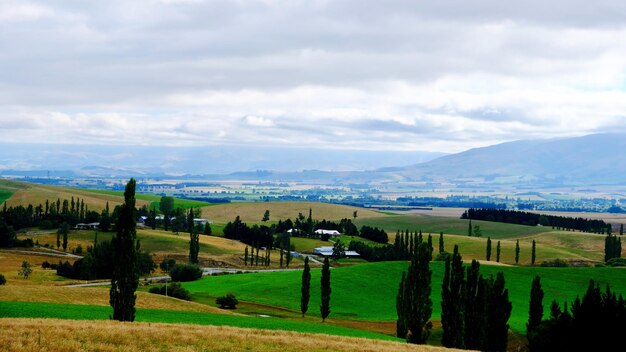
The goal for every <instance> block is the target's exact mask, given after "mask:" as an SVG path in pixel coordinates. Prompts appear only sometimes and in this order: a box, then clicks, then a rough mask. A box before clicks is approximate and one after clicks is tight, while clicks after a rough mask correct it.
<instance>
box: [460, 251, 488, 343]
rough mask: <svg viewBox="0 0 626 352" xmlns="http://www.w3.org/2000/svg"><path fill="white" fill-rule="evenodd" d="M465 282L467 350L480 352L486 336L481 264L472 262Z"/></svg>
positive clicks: (465, 338) (465, 337)
mask: <svg viewBox="0 0 626 352" xmlns="http://www.w3.org/2000/svg"><path fill="white" fill-rule="evenodd" d="M466 272H467V275H466V280H465V290H464V293H465V297H464V300H465V302H464V303H465V336H464V339H463V340H464V342H465V348H468V349H473V350H478V349H480V347H481V344H482V340H483V338H482V336H483V334H484V323H483V321H484V314H483V311H484V310H483V305H482V301H481V297H484V295H483V296H481V295H479V292H478V291H479V290H478V286H479V277H480V264H479V263H478V261H477V260H472V264H471V266H469V267H467V269H466Z"/></svg>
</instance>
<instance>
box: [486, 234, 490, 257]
mask: <svg viewBox="0 0 626 352" xmlns="http://www.w3.org/2000/svg"><path fill="white" fill-rule="evenodd" d="M486 258H487V261H490V260H491V237H487V255H486Z"/></svg>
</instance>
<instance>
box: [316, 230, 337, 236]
mask: <svg viewBox="0 0 626 352" xmlns="http://www.w3.org/2000/svg"><path fill="white" fill-rule="evenodd" d="M315 234H316V235H320V236H321V235H329V236H331V237H338V236H341V233H340V232H339V231H337V230H323V229H319V230H315Z"/></svg>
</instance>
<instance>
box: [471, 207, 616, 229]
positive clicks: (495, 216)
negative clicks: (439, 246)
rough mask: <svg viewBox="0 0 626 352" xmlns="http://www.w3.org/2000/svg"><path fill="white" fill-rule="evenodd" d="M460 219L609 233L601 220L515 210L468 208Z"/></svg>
mask: <svg viewBox="0 0 626 352" xmlns="http://www.w3.org/2000/svg"><path fill="white" fill-rule="evenodd" d="M461 219H472V220H484V221H495V222H504V223H509V224H519V225H529V226H537V225H541V226H552V227H553V228H555V229H559V230H560V229H562V230H577V231H583V232H593V233H602V234H604V233H611V225H610V224H607V223H606V222H604V221H603V220H596V219H584V218H573V217H566V216H555V215H543V214H536V213H530V212H525V211H517V210H505V209H491V208H489V209H488V208H470V209H468V210H466V211H465V212H463V215H461Z"/></svg>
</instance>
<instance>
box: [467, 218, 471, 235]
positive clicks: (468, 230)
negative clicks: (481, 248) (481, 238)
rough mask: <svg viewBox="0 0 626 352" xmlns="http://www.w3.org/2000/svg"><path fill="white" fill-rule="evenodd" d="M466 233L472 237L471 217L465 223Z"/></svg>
mask: <svg viewBox="0 0 626 352" xmlns="http://www.w3.org/2000/svg"><path fill="white" fill-rule="evenodd" d="M467 235H468V236H469V237H472V219H469V224H468V225H467Z"/></svg>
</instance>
